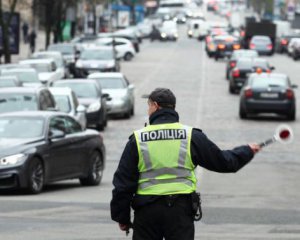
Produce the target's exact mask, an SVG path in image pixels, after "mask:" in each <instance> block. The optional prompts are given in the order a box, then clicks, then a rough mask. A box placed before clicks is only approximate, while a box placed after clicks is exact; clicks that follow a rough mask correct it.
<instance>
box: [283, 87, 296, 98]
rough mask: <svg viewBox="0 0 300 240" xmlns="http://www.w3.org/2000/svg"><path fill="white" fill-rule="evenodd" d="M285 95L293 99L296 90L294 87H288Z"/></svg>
mask: <svg viewBox="0 0 300 240" xmlns="http://www.w3.org/2000/svg"><path fill="white" fill-rule="evenodd" d="M285 95H286V97H287V98H288V99H293V98H294V92H293V90H292V89H287V90H286V92H285Z"/></svg>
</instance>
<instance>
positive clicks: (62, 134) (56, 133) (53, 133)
mask: <svg viewBox="0 0 300 240" xmlns="http://www.w3.org/2000/svg"><path fill="white" fill-rule="evenodd" d="M65 136H66V134H65V132H63V131H60V130H57V129H55V130H53V129H52V130H51V131H50V132H49V139H59V138H64V137H65Z"/></svg>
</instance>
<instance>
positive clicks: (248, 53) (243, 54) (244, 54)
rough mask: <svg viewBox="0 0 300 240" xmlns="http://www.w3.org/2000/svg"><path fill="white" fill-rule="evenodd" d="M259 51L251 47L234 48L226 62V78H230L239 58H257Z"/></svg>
mask: <svg viewBox="0 0 300 240" xmlns="http://www.w3.org/2000/svg"><path fill="white" fill-rule="evenodd" d="M257 57H258V52H257V51H255V50H249V49H239V50H234V51H233V52H232V54H231V57H230V59H229V60H228V61H227V63H226V79H229V73H230V71H231V70H232V69H233V68H234V67H235V66H236V61H237V59H239V58H257Z"/></svg>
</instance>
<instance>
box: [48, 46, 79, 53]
mask: <svg viewBox="0 0 300 240" xmlns="http://www.w3.org/2000/svg"><path fill="white" fill-rule="evenodd" d="M48 50H49V51H58V52H61V54H63V55H71V54H74V46H72V45H50V46H49V47H48Z"/></svg>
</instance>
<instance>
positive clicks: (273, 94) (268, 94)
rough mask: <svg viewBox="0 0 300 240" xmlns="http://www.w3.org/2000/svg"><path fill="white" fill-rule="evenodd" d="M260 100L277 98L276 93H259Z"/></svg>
mask: <svg viewBox="0 0 300 240" xmlns="http://www.w3.org/2000/svg"><path fill="white" fill-rule="evenodd" d="M260 96H261V97H262V98H278V93H261V94H260Z"/></svg>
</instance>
